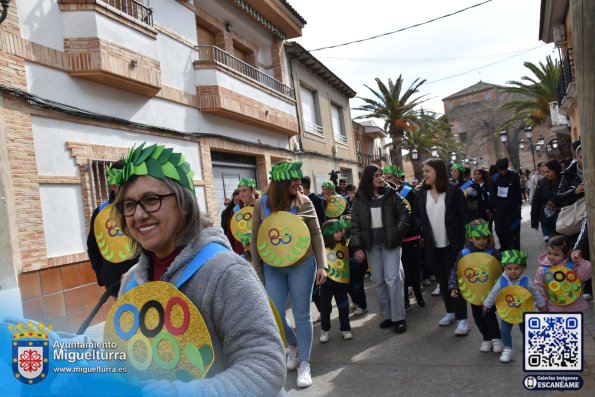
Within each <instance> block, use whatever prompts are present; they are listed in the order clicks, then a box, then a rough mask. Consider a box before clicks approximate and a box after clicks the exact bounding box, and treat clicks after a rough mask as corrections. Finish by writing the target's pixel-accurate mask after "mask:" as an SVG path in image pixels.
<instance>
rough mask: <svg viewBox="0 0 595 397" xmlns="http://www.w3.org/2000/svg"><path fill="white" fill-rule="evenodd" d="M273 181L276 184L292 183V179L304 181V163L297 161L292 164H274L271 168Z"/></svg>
mask: <svg viewBox="0 0 595 397" xmlns="http://www.w3.org/2000/svg"><path fill="white" fill-rule="evenodd" d="M269 174H270V175H271V179H272V180H273V181H275V182H280V181H290V180H292V179H302V177H303V176H304V175H303V174H302V162H301V161H295V162H291V163H279V164H273V166H272V167H271V172H270V173H269Z"/></svg>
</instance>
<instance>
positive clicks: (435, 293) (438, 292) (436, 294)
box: [432, 284, 440, 296]
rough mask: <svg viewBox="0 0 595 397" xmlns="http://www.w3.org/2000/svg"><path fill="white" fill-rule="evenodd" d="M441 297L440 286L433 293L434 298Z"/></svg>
mask: <svg viewBox="0 0 595 397" xmlns="http://www.w3.org/2000/svg"><path fill="white" fill-rule="evenodd" d="M439 295H440V284H438V285H437V286H436V289H435V290H434V291H432V296H439Z"/></svg>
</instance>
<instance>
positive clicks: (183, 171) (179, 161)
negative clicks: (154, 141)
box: [106, 142, 195, 194]
mask: <svg viewBox="0 0 595 397" xmlns="http://www.w3.org/2000/svg"><path fill="white" fill-rule="evenodd" d="M145 143H146V142H143V143H142V144H141V145H140V146H139V147H137V148H135V147H134V146H133V147H132V148H130V149H129V150H128V155H127V156H126V158H125V159H124V160H123V163H124V167H123V168H122V169H121V170H118V169H115V168H110V167H108V168H107V169H106V172H107V175H108V177H107V183H108V184H109V185H118V186H122V185H124V184H125V183H126V182H127V181H128V180H129V179H130V178H131V177H132V176H134V175H137V176H146V175H149V176H152V177H155V178H158V179H164V178H165V177H168V178H170V179H173V180H175V181H176V182H178V183H179V184H180V185H182V186H184V187H186V188H188V189H189V190H190V191H191V192H192V194H195V192H194V183H193V182H192V177H193V176H194V171H192V170H191V169H190V164H188V162H187V161H186V160H185V159H184V155H183V154H181V153H175V152H174V150H173V149H172V148H166V147H165V146H163V145H151V146H149V147H145Z"/></svg>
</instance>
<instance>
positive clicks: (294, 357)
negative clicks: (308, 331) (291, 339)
mask: <svg viewBox="0 0 595 397" xmlns="http://www.w3.org/2000/svg"><path fill="white" fill-rule="evenodd" d="M298 364H299V361H298V350H297V347H295V346H291V345H290V346H288V347H287V361H286V364H285V365H286V367H287V369H288V370H290V371H293V370H294V369H296V368H297V367H298Z"/></svg>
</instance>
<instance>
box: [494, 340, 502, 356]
mask: <svg viewBox="0 0 595 397" xmlns="http://www.w3.org/2000/svg"><path fill="white" fill-rule="evenodd" d="M492 350H493V352H494V353H502V350H504V342H502V339H492Z"/></svg>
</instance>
